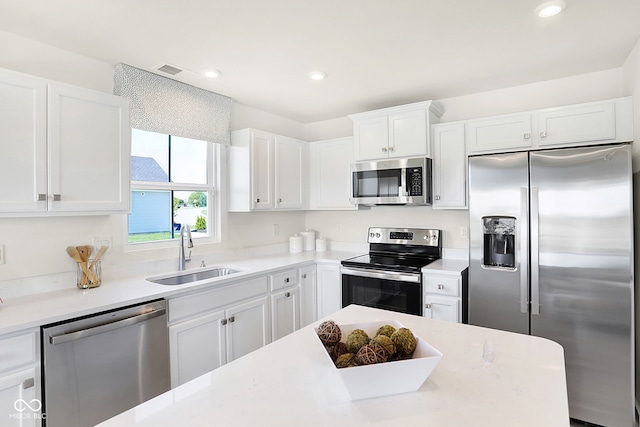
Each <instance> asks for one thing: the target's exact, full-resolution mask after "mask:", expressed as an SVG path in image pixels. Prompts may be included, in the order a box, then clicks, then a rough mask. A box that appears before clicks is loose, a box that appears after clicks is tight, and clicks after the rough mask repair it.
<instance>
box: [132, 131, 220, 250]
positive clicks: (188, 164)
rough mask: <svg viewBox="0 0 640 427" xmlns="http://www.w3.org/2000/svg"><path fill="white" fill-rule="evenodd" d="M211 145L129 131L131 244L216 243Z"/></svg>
mask: <svg viewBox="0 0 640 427" xmlns="http://www.w3.org/2000/svg"><path fill="white" fill-rule="evenodd" d="M215 151H216V150H215V144H212V143H210V142H207V141H200V140H195V139H189V138H182V137H177V136H173V135H166V134H161V133H156V132H148V131H143V130H139V129H132V132H131V213H130V214H129V217H128V226H127V228H128V242H129V243H130V244H138V243H148V242H158V241H170V240H172V239H177V238H179V237H180V229H181V228H182V227H184V225H188V226H189V228H190V229H191V233H192V237H193V238H194V239H198V238H210V239H211V238H215V237H216V223H217V221H216V220H217V215H218V210H217V206H218V203H216V200H215V197H214V194H215V192H214V189H215V186H214V184H215V183H214V181H215V176H216V174H215V173H214V170H215V169H217V168H216V167H215V165H216V158H217V156H216V155H215Z"/></svg>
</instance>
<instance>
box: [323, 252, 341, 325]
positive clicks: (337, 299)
mask: <svg viewBox="0 0 640 427" xmlns="http://www.w3.org/2000/svg"><path fill="white" fill-rule="evenodd" d="M317 269H318V271H317V280H318V283H317V286H318V319H321V318H323V317H326V316H329V315H331V314H333V313H335V312H336V311H338V310H341V309H342V275H341V274H340V265H339V264H318V265H317Z"/></svg>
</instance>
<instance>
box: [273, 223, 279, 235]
mask: <svg viewBox="0 0 640 427" xmlns="http://www.w3.org/2000/svg"><path fill="white" fill-rule="evenodd" d="M273 235H274V236H279V235H280V225H279V224H273Z"/></svg>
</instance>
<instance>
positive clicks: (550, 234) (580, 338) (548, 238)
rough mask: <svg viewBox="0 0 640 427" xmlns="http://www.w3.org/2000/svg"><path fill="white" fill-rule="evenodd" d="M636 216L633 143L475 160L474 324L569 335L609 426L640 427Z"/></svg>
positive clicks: (577, 411)
mask: <svg viewBox="0 0 640 427" xmlns="http://www.w3.org/2000/svg"><path fill="white" fill-rule="evenodd" d="M632 218H633V215H632V181H631V149H630V146H629V145H628V144H623V145H613V146H598V147H587V148H571V149H558V150H546V151H531V152H519V153H509V154H492V155H486V156H476V157H470V158H469V226H470V227H469V238H470V244H469V305H468V307H469V323H470V324H472V325H478V326H486V327H490V328H496V329H502V330H506V331H513V332H519V333H523V334H531V335H536V336H540V337H545V338H548V339H551V340H553V341H556V342H558V343H560V344H561V345H562V346H563V347H564V353H565V363H566V372H567V386H568V391H569V412H570V416H571V418H575V419H578V420H582V421H586V422H589V423H594V424H599V425H606V426H625V427H628V426H632V425H634V405H635V396H634V384H635V380H634V375H635V372H634V340H633V318H634V317H633V316H634V307H633V300H634V298H633V297H634V294H633V292H634V291H633V220H632ZM522 415H523V417H526V414H522Z"/></svg>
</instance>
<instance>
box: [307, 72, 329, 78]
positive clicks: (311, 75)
mask: <svg viewBox="0 0 640 427" xmlns="http://www.w3.org/2000/svg"><path fill="white" fill-rule="evenodd" d="M326 77H327V73H324V72H322V71H312V72H310V73H309V78H310V79H311V80H324V79H325V78H326Z"/></svg>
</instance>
